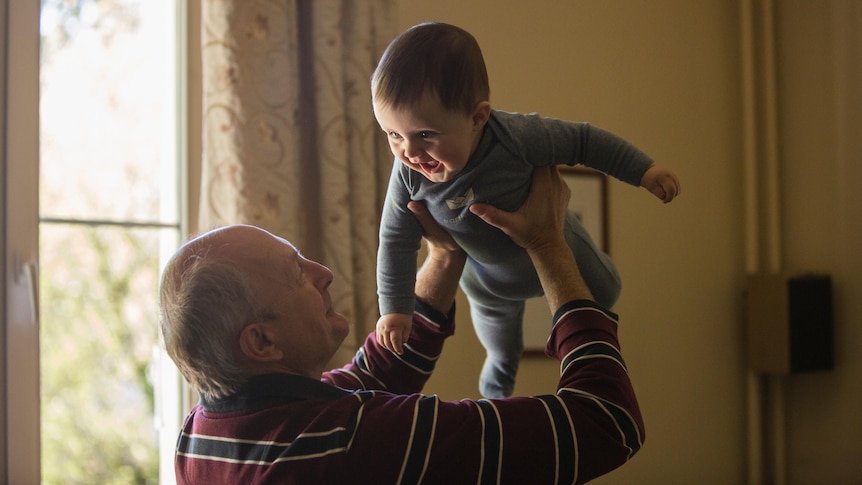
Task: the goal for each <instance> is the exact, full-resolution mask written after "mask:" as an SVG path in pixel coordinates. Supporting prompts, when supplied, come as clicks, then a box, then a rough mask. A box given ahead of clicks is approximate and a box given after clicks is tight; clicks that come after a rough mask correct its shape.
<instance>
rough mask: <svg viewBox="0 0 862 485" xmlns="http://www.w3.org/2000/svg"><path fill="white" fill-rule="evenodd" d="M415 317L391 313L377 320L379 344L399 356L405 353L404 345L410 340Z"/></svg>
mask: <svg viewBox="0 0 862 485" xmlns="http://www.w3.org/2000/svg"><path fill="white" fill-rule="evenodd" d="M412 327H413V315H405V314H403V313H390V314H388V315H383V316H382V317H380V319H379V320H377V343H378V344H380V345H382V346H383V347H386V349H387V350H389V351H390V352H395V353H396V354H398V355H401V354H403V353H404V347H403V345H404V344H406V343H407V340H408V339H409V338H410V329H411V328H412Z"/></svg>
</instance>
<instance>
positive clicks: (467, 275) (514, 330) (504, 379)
mask: <svg viewBox="0 0 862 485" xmlns="http://www.w3.org/2000/svg"><path fill="white" fill-rule="evenodd" d="M471 262H472V261H471ZM461 288H462V289H463V290H464V293H466V294H467V298H468V299H469V301H470V316H471V317H472V319H473V328H475V329H476V336H477V337H479V341H480V342H481V343H482V346H483V347H485V352H486V357H485V363H484V365H483V366H482V373H481V375H480V376H479V392H481V393H482V396H484V397H486V398H501V397H508V396H511V395H512V392H513V391H514V389H515V376H516V375H517V373H518V364H519V363H520V362H521V353H522V352H523V350H524V338H523V319H524V301H523V300H508V299H504V298H499V297H497V296H496V295H493V294H491V293H490V292H489V291H487V286H486V285H484V284H482V282H481V278H480V277H479V275H478V274H477V271H476V267H475V265H474V264H468V265H467V266H466V267H465V268H464V274H463V275H462V276H461Z"/></svg>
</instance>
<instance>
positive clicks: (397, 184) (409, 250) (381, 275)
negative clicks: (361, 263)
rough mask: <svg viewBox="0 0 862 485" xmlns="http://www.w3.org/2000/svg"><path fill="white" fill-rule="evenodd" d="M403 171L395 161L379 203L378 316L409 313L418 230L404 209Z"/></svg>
mask: <svg viewBox="0 0 862 485" xmlns="http://www.w3.org/2000/svg"><path fill="white" fill-rule="evenodd" d="M407 170H409V169H407V168H404V167H403V164H402V163H401V162H399V161H397V160H396V161H395V163H394V165H393V167H392V174H391V176H390V178H389V187H388V189H387V191H386V200H385V201H384V203H383V213H382V215H381V220H380V244H379V246H378V248H377V297H378V303H379V306H380V314H381V315H386V314H389V313H404V314H408V315H409V314H410V313H412V311H413V289H414V287H415V284H416V258H417V255H418V252H419V246H420V244H421V242H422V226H421V225H420V224H419V222H418V221H417V220H416V218H415V217H414V216H413V214H412V213H411V212H410V210H409V209H407V202H409V201H410V190H409V187H408V186H407V179H406V177H407V175H408V173H407V172H406V171H407Z"/></svg>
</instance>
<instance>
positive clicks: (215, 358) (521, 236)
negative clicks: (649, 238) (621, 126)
mask: <svg viewBox="0 0 862 485" xmlns="http://www.w3.org/2000/svg"><path fill="white" fill-rule="evenodd" d="M568 195H569V192H568V188H567V187H566V186H565V184H564V183H563V182H562V180H561V179H560V177H559V174H558V173H557V171H556V169H548V168H543V169H537V170H536V172H535V173H534V176H533V185H532V188H531V192H530V196H529V198H528V199H527V201H526V202H525V203H524V205H523V206H522V207H521V208H520V209H519V210H518V211H516V212H514V213H506V212H503V211H500V210H498V209H496V208H494V207H491V206H488V205H487V204H479V203H477V204H474V205H473V207H472V209H471V211H472V212H473V213H474V214H475V215H477V216H478V217H481V218H482V219H484V220H485V221H486V222H487V223H489V224H492V225H494V226H496V227H498V228H500V229H501V230H502V231H504V232H505V233H506V234H508V235H509V236H510V237H511V238H512V240H513V241H515V242H516V243H517V244H519V245H520V246H522V247H524V248H525V249H526V250H527V252H528V254H529V255H530V257H531V259H532V260H533V262H534V264H535V266H536V269H537V272H538V274H539V277H540V279H541V282H542V286H543V288H544V290H545V296H546V298H547V301H548V304H549V305H550V307H551V310H552V312H553V314H554V318H553V329H552V330H551V335H550V338H549V340H548V345H547V348H546V353H547V354H548V355H549V356H550V357H553V358H556V359H558V360H559V361H560V363H561V375H560V380H559V385H558V388H557V392H556V394H548V395H543V396H535V397H513V398H506V399H496V400H479V401H472V400H462V401H457V402H446V401H442V400H440V399H439V398H438V397H436V396H426V395H423V394H420V391H421V389H422V386H423V385H424V383H425V382H426V381H427V379H428V377H429V376H430V374H431V372H432V370H433V368H434V363H435V362H436V360H437V358H438V357H439V355H440V353H441V351H442V347H443V341H444V340H445V338H446V337H448V336H449V335H452V333H453V331H454V322H453V315H454V297H455V292H456V290H457V287H458V280H459V276H460V274H461V270H462V269H463V267H464V264H465V260H466V257H465V255H464V253H463V252H462V251H461V250H460V249H459V248H458V247H457V245H455V243H454V242H453V241H452V239H451V237H449V236H448V235H447V234H446V233H445V231H443V230H442V229H441V228H440V227H439V226H437V225H436V223H435V222H434V221H433V220H431V218H430V216H429V215H428V214H427V212H426V211H425V210H424V207H423V206H422V205H421V204H417V203H415V202H414V203H411V205H410V210H411V211H413V213H414V214H415V215H416V217H417V219H418V220H419V221H420V223H421V224H422V226H423V228H424V231H425V237H426V240H427V241H428V247H429V251H428V257H427V259H426V261H425V263H424V264H423V266H422V268H421V269H420V270H419V273H418V274H417V284H416V289H415V292H416V297H417V303H416V309H415V312H414V314H413V327H412V330H411V335H410V339H409V341H408V343H407V344H406V345H405V347H404V352H403V354H401V355H397V354H394V353H392V352H389V351H388V350H386V349H385V348H384V347H383V346H382V345H380V344H379V343H378V342H377V340H376V338H375V336H374V335H373V334H372V335H369V336H368V337H367V338H366V340H365V343H364V345H363V346H362V348H361V349H360V350H359V351H358V353H357V354H356V357H355V358H354V359H353V361H352V362H351V363H349V364H347V365H346V366H344V367H342V368H340V369H335V370H331V371H326V372H324V370H325V365H326V363H327V362H328V361H329V359H330V358H331V357H332V355H333V354H334V352H335V350H336V348H337V347H338V346H339V344H340V343H341V342H342V340H343V339H344V337H345V336H346V335H347V321H346V320H345V318H344V317H343V316H342V315H341V314H339V313H338V312H337V311H336V310H335V309H334V308H333V307H332V301H331V299H330V297H329V293H328V292H327V288H328V286H329V284H330V283H331V282H332V273H331V272H330V271H329V269H327V268H326V267H325V266H322V265H320V264H319V263H316V262H314V261H310V260H308V259H306V258H304V257H303V256H302V254H301V253H300V252H299V251H298V250H297V248H295V247H294V246H293V245H291V244H290V243H289V242H288V241H286V240H284V239H281V238H279V237H277V236H275V235H273V234H270V233H268V232H266V231H263V230H261V229H258V228H255V227H251V226H230V227H226V228H221V229H217V230H215V231H212V232H209V233H206V234H204V235H202V236H200V237H198V238H196V239H194V240H192V241H190V242H188V243H187V244H186V245H184V246H183V247H182V248H180V249H179V250H178V251H177V253H176V254H175V255H174V257H173V258H172V259H171V261H170V262H169V263H168V265H167V268H166V269H165V273H164V276H163V280H162V287H161V310H162V324H161V325H162V334H163V338H164V342H165V346H166V348H167V351H168V353H169V354H170V356H171V358H172V359H173V360H174V362H176V364H177V366H178V367H179V369H180V371H181V372H182V374H183V375H184V376H185V377H186V379H188V381H189V382H190V383H191V384H192V385H193V386H194V387H195V388H197V389H198V390H199V392H200V395H201V401H200V403H199V404H198V405H197V406H196V407H195V408H194V409H193V410H192V411H191V413H190V414H189V416H188V418H187V419H186V422H185V424H184V426H183V430H182V433H181V436H180V438H179V441H178V443H177V452H176V472H177V480H178V482H179V483H206V484H214V483H231V484H238V483H279V484H284V483H301V484H342V483H373V484H390V483H432V484H434V483H446V484H458V483H513V484H527V483H529V484H541V483H582V482H586V481H588V480H590V479H592V478H595V477H597V476H599V475H601V474H604V473H606V472H608V471H610V470H612V469H614V468H616V467H618V466H620V465H622V464H623V463H625V462H626V461H627V460H628V459H629V458H630V457H631V456H632V455H633V454H634V453H635V452H637V451H638V449H639V448H640V446H641V444H642V442H643V439H644V428H643V421H642V418H641V415H640V411H639V409H638V405H637V400H636V398H635V394H634V391H633V389H632V386H631V382H630V381H629V378H628V375H627V371H626V367H625V364H624V362H623V359H622V356H621V354H620V351H619V343H618V340H617V336H616V334H617V322H616V318H617V317H616V315H615V314H613V313H611V312H609V311H607V310H604V309H602V308H600V307H598V306H597V305H596V304H595V303H593V301H592V295H591V294H590V292H589V290H588V289H587V287H586V285H585V284H584V282H583V280H582V278H581V276H580V273H579V271H578V268H577V264H576V262H575V260H574V258H573V256H572V253H571V251H570V250H569V249H568V247H567V246H566V243H565V240H564V237H563V233H562V228H563V217H564V210H565V207H566V204H567V200H568Z"/></svg>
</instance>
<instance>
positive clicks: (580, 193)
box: [524, 166, 610, 356]
mask: <svg viewBox="0 0 862 485" xmlns="http://www.w3.org/2000/svg"><path fill="white" fill-rule="evenodd" d="M559 169H560V176H561V177H562V178H563V180H564V181H565V182H566V184H567V185H568V186H569V189H570V190H571V192H572V196H571V198H570V199H569V210H571V211H572V212H573V213H574V214H575V215H576V216H577V217H578V219H579V220H580V221H581V224H583V226H584V228H586V230H587V232H588V233H589V234H590V237H592V238H593V241H594V242H595V243H596V245H597V246H598V247H600V248H601V249H602V250H603V251H604V252H605V253H608V254H610V239H609V234H608V221H607V217H608V193H607V184H608V180H607V176H605V175H604V174H603V173H600V172H597V171H595V170H591V169H588V168H581V167H568V166H560V167H559ZM551 318H552V315H551V312H550V310H549V309H548V303H547V301H545V298H544V297H541V298H531V299H529V300H527V302H526V307H525V309H524V355H525V356H531V355H532V356H544V353H545V344H546V343H547V340H548V336H549V335H550V333H551Z"/></svg>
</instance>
